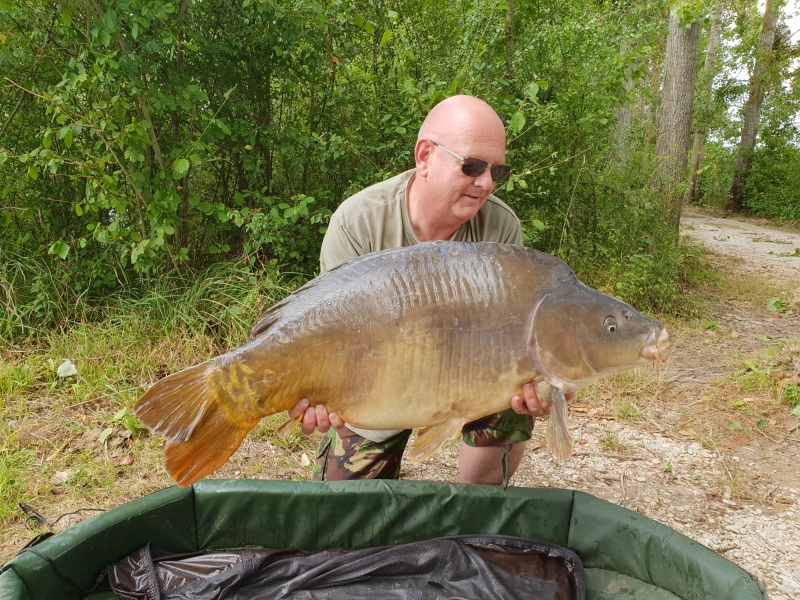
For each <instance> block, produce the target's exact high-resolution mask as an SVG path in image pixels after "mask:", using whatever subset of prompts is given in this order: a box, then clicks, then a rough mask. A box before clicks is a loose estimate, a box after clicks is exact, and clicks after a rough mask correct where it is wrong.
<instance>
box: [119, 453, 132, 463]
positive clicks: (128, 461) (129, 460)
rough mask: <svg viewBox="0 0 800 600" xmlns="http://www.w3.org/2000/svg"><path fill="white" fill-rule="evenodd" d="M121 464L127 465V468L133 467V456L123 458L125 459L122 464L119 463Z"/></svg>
mask: <svg viewBox="0 0 800 600" xmlns="http://www.w3.org/2000/svg"><path fill="white" fill-rule="evenodd" d="M119 464H120V465H125V466H127V465H132V464H133V456H132V455H131V454H128V455H127V456H125V458H123V459H122V460H121V461H120V463H119Z"/></svg>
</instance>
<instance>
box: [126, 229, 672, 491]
mask: <svg viewBox="0 0 800 600" xmlns="http://www.w3.org/2000/svg"><path fill="white" fill-rule="evenodd" d="M668 343H669V336H668V335H667V332H666V329H664V327H663V326H662V325H661V323H659V322H658V321H655V320H653V319H650V318H648V317H646V316H644V315H642V314H640V313H638V312H637V311H636V310H634V309H633V308H631V307H630V306H629V305H627V304H625V303H624V302H621V301H620V300H617V299H615V298H612V297H611V296H608V295H606V294H603V293H601V292H598V291H596V290H593V289H591V288H589V287H587V286H585V285H583V284H582V283H581V282H580V281H578V279H577V277H576V276H575V274H574V273H573V272H572V270H571V269H570V268H569V267H568V266H567V265H566V264H565V263H564V262H562V261H561V260H559V259H557V258H555V257H553V256H550V255H548V254H544V253H542V252H538V251H536V250H532V249H528V248H519V247H516V246H510V245H504V244H496V243H488V242H485V243H463V242H429V243H425V244H419V245H417V246H411V247H407V248H397V249H392V250H384V251H380V252H375V253H372V254H366V255H364V256H361V257H359V258H356V259H354V260H352V261H350V262H348V263H345V264H343V265H340V266H339V267H336V268H335V269H331V270H330V271H328V272H326V273H324V274H322V275H320V276H319V277H317V278H315V279H313V280H311V281H310V282H308V283H307V284H306V285H304V286H302V287H301V288H299V289H298V290H296V291H295V292H294V293H292V294H291V295H289V296H288V297H287V298H285V299H284V300H282V301H281V302H278V303H277V304H275V305H274V306H273V307H272V308H270V309H269V310H268V311H267V313H266V314H265V315H264V316H263V317H262V318H261V319H260V320H259V321H258V322H257V323H256V325H255V327H254V328H253V330H252V333H251V340H250V341H249V342H247V343H245V344H244V345H242V346H240V347H238V348H236V349H235V350H232V351H231V352H228V353H226V354H223V355H221V356H218V357H216V358H213V359H211V360H208V361H206V362H203V363H201V364H199V365H196V366H193V367H189V368H187V369H184V370H182V371H179V372H177V373H174V374H173V375H170V376H169V377H166V378H164V379H162V380H160V381H158V382H157V383H155V384H154V385H153V386H152V387H151V388H150V389H149V390H147V392H146V393H145V394H144V395H143V396H142V397H141V398H140V399H139V400H138V401H137V402H136V405H135V407H134V412H135V414H136V415H137V416H138V417H139V419H140V420H141V421H142V422H143V423H144V424H145V425H146V426H147V427H149V428H150V429H151V430H152V431H154V432H156V433H158V434H160V435H162V436H164V437H166V438H167V440H168V442H167V445H166V469H167V471H168V472H169V474H170V475H171V476H172V477H173V478H174V479H175V481H177V482H178V484H180V485H189V484H191V483H193V482H195V481H197V480H198V479H200V478H202V477H204V476H205V475H207V474H209V473H211V472H212V471H214V470H215V469H217V468H218V467H220V466H221V465H223V464H224V463H225V461H227V460H228V458H229V457H230V456H231V454H233V453H234V452H235V451H236V449H237V448H238V447H239V445H240V444H241V443H242V440H243V439H244V437H245V436H246V435H247V433H248V432H249V431H250V430H251V429H252V428H253V427H254V426H255V425H256V423H258V421H259V420H261V419H262V418H263V417H265V416H268V415H272V414H275V413H278V412H282V411H285V410H288V409H289V408H291V407H292V406H294V404H296V403H297V402H298V400H300V399H301V398H308V399H309V400H310V401H311V405H312V406H313V405H317V404H325V405H326V406H327V408H328V410H329V411H331V412H335V413H336V414H338V415H339V416H341V417H342V419H343V420H344V421H346V422H347V423H349V424H352V425H353V426H355V427H360V428H366V429H411V428H417V427H424V429H423V430H422V431H420V432H419V435H418V437H417V440H416V442H415V443H414V445H413V446H412V447H411V448H410V449H409V450H410V457H411V458H412V460H416V461H419V460H423V459H424V458H426V457H428V456H430V455H431V454H433V453H434V452H435V451H436V450H437V449H438V448H439V447H440V446H441V445H442V444H443V443H445V442H446V441H447V440H448V439H451V438H452V437H454V436H455V435H456V434H457V433H458V432H459V431H460V430H461V427H462V426H463V424H465V423H467V422H469V421H473V420H475V419H478V418H480V417H484V416H486V415H489V414H492V413H495V412H499V411H501V410H504V409H506V408H509V406H510V399H511V397H512V396H513V395H516V394H519V393H520V389H521V388H522V385H523V384H524V383H526V382H528V381H531V380H534V381H536V382H537V385H538V393H539V397H540V398H542V399H545V400H549V401H550V402H551V405H552V408H551V417H550V422H549V424H548V429H547V436H546V439H547V443H548V447H549V448H550V449H551V451H553V453H554V454H555V455H556V456H557V457H558V458H560V459H566V458H568V457H569V456H570V454H571V449H572V441H571V438H570V435H569V430H568V428H567V406H566V401H565V400H564V394H565V393H569V392H574V391H575V390H578V389H580V388H583V387H585V386H587V385H589V384H590V383H592V382H593V381H596V380H597V379H599V378H601V377H604V376H607V375H610V374H612V373H617V372H619V371H623V370H626V369H630V368H633V367H636V366H639V365H642V364H646V363H650V362H654V361H656V362H657V361H658V359H659V353H660V351H661V350H662V349H663V348H664V347H666V345H668Z"/></svg>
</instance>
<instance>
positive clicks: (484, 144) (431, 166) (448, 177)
mask: <svg viewBox="0 0 800 600" xmlns="http://www.w3.org/2000/svg"><path fill="white" fill-rule="evenodd" d="M495 137H496V136H495ZM433 141H434V142H437V143H440V144H442V145H444V146H445V147H447V149H448V150H452V151H453V152H455V153H456V154H459V155H461V156H463V157H465V158H466V157H468V156H472V157H475V158H480V159H483V160H485V161H487V162H489V163H490V166H489V168H487V169H486V170H485V171H484V172H483V173H481V174H480V175H479V176H477V177H469V176H468V175H465V174H464V173H463V172H462V170H461V161H460V160H459V159H457V158H456V157H455V156H452V155H451V154H449V153H448V152H446V151H445V150H443V149H442V148H440V147H436V146H434V145H433V144H431V153H430V156H429V160H428V171H427V180H428V190H429V192H430V194H429V195H428V198H427V204H428V206H429V207H430V209H431V210H432V211H434V212H435V213H436V214H437V215H438V218H440V219H443V220H447V221H452V222H453V223H454V224H457V225H458V226H460V225H461V224H462V223H465V222H467V221H469V220H470V219H471V218H472V217H474V216H475V215H476V214H477V212H478V211H479V210H480V208H481V207H482V206H483V203H484V202H486V199H487V198H488V197H489V195H490V194H491V193H492V191H493V190H494V181H492V175H491V165H493V164H503V163H504V162H505V144H504V140H501V139H492V138H491V137H490V136H485V135H484V136H476V135H464V136H461V137H460V138H459V139H456V140H455V141H452V142H450V143H449V144H448V143H445V142H444V141H441V142H440V141H439V140H433Z"/></svg>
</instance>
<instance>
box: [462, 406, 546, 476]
mask: <svg viewBox="0 0 800 600" xmlns="http://www.w3.org/2000/svg"><path fill="white" fill-rule="evenodd" d="M534 422H535V419H534V418H533V417H531V416H529V415H519V414H517V413H515V412H514V411H513V410H511V409H508V410H504V411H503V412H501V413H496V414H494V415H489V416H488V417H484V418H482V419H478V420H477V421H473V422H472V423H467V424H466V425H465V426H464V429H463V430H462V433H461V436H462V443H461V449H460V452H459V455H458V470H459V481H461V483H484V484H489V485H502V483H503V450H507V451H508V454H507V461H508V462H507V466H508V472H507V479H511V476H512V475H513V474H514V473H515V472H516V470H517V467H519V464H520V462H521V461H522V457H523V456H524V455H525V447H526V446H527V442H528V440H529V439H530V438H531V432H532V431H533V424H534Z"/></svg>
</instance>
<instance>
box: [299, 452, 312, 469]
mask: <svg viewBox="0 0 800 600" xmlns="http://www.w3.org/2000/svg"><path fill="white" fill-rule="evenodd" d="M300 464H301V465H303V466H304V467H310V466H311V460H310V459H309V458H308V456H306V453H305V452H303V455H302V456H301V457H300Z"/></svg>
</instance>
